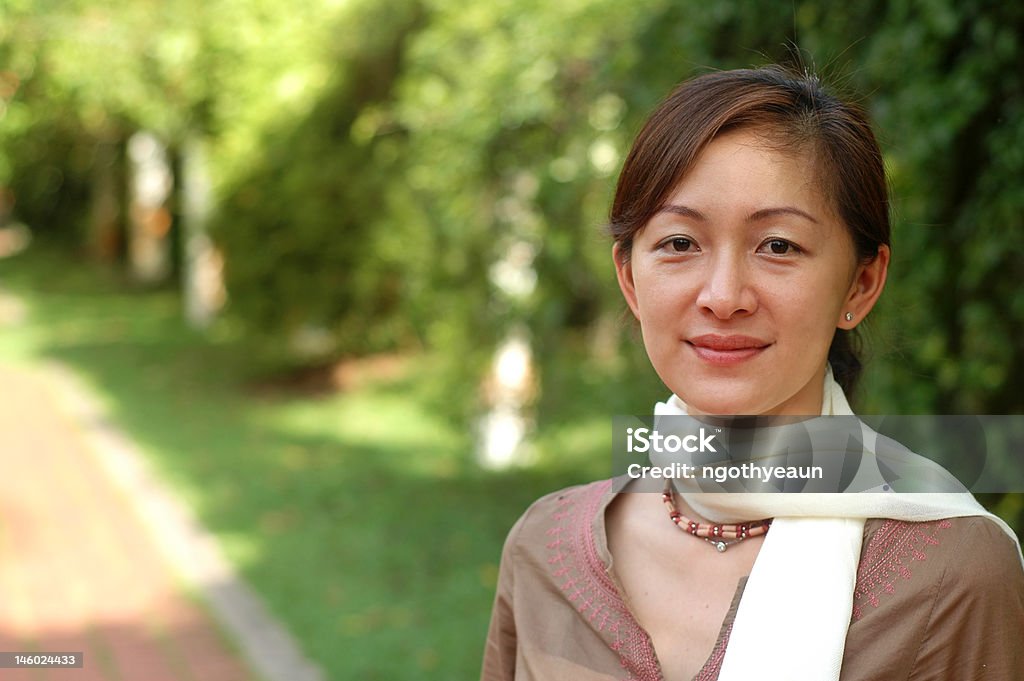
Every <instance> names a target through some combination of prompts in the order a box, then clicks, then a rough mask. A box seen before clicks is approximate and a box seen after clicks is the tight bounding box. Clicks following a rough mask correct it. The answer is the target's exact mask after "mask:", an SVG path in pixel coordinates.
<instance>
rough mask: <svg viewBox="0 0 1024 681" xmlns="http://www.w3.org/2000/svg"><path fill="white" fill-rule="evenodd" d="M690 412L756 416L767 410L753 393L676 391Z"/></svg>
mask: <svg viewBox="0 0 1024 681" xmlns="http://www.w3.org/2000/svg"><path fill="white" fill-rule="evenodd" d="M676 395H678V396H679V397H680V399H682V400H683V402H686V405H687V406H688V407H689V408H690V411H692V412H699V413H701V414H711V415H715V416H756V415H757V414H762V413H764V412H766V411H768V407H767V406H765V405H764V404H763V403H761V402H760V401H759V400H757V399H756V397H755V396H754V395H749V394H747V395H729V394H722V395H709V394H708V393H707V392H704V391H701V392H697V391H692V390H691V391H684V392H682V393H679V392H677V393H676Z"/></svg>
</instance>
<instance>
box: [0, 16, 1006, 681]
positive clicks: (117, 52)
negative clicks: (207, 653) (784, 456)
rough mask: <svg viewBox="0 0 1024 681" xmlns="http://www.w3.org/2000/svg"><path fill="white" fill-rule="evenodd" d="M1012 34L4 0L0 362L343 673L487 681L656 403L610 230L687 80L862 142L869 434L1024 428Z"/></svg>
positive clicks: (998, 500) (871, 23)
mask: <svg viewBox="0 0 1024 681" xmlns="http://www.w3.org/2000/svg"><path fill="white" fill-rule="evenodd" d="M1021 36H1024V4H1022V3H1017V2H1008V3H997V2H985V1H983V0H966V1H963V2H954V1H953V0H916V1H912V0H892V1H889V2H882V1H865V2H857V3H845V4H836V3H830V2H824V1H821V0H816V1H804V2H797V1H794V2H790V3H772V2H757V3H751V2H738V1H722V2H714V3H708V2H697V1H695V0H634V1H633V2H627V3H624V2H620V1H618V0H564V1H562V2H557V3H547V2H536V1H534V0H516V1H515V2H512V1H510V0H498V1H495V2H488V3H470V2H464V1H462V0H388V1H386V2H381V1H379V0H316V1H312V2H303V3H281V2H277V1H275V2H271V1H270V0H206V1H203V2H201V1H199V0H168V1H162V2H155V1H149V0H105V1H104V2H98V1H96V0H71V1H68V2H53V1H48V0H3V2H2V3H0V230H2V231H0V235H2V238H0V254H3V256H5V257H0V287H2V288H3V290H4V291H5V292H6V293H8V294H12V295H16V296H17V297H18V299H19V300H21V301H23V303H24V305H25V309H26V311H27V312H26V314H25V315H24V318H23V319H21V320H20V323H18V324H16V325H6V326H4V327H3V328H2V329H0V360H2V361H4V362H12V363H18V364H23V365H25V366H33V365H36V364H39V363H40V362H43V361H45V360H47V359H57V360H60V361H61V362H63V363H66V364H68V365H70V366H72V367H74V368H75V369H76V370H77V371H78V372H79V373H80V374H81V375H82V376H84V377H85V378H86V379H87V380H88V381H89V383H90V385H91V386H92V387H93V388H94V389H95V390H96V391H97V392H99V393H100V394H101V395H102V396H103V398H104V400H105V402H106V403H107V404H108V405H109V406H110V409H111V413H112V414H113V416H114V418H115V419H116V420H117V422H118V423H119V424H121V425H122V426H123V427H124V428H125V429H126V430H127V431H128V432H130V433H131V434H132V435H133V436H134V438H136V440H137V441H138V442H139V443H140V445H141V446H142V447H143V449H144V451H145V453H146V455H147V456H148V457H150V458H151V459H152V461H153V462H154V464H155V465H156V466H157V468H158V470H159V471H160V472H161V474H162V476H163V477H164V478H165V479H166V480H167V481H168V482H169V483H170V484H171V485H172V486H173V487H174V488H175V489H177V490H178V491H179V493H180V494H181V495H182V496H183V497H184V498H185V499H187V500H188V502H189V503H190V504H191V505H192V507H193V508H194V509H195V510H196V512H197V514H198V515H199V516H200V517H201V519H202V520H203V522H204V523H205V525H206V526H207V527H208V528H210V530H211V531H213V532H214V533H215V534H216V535H217V537H218V538H219V539H220V541H221V544H222V546H223V547H224V548H225V550H226V552H227V553H228V555H229V557H230V559H231V560H232V561H233V562H234V564H235V566H236V567H237V569H238V570H239V572H240V574H242V575H243V576H244V577H245V578H246V579H247V580H248V581H249V582H250V583H251V584H253V585H254V586H255V587H256V589H257V590H258V591H259V592H260V593H261V595H262V596H263V597H264V598H265V599H266V601H267V602H268V604H269V606H270V608H271V610H272V611H273V612H274V613H275V614H276V615H277V616H278V617H279V618H280V619H281V620H282V621H284V622H285V623H286V625H287V626H288V627H289V628H290V629H291V631H292V632H293V633H294V634H295V636H296V637H297V639H298V640H299V641H300V643H301V645H302V646H303V648H304V650H305V651H306V653H307V654H308V655H310V656H311V657H312V658H313V659H314V660H316V661H317V662H318V663H319V664H321V665H322V666H323V667H324V669H325V670H326V671H327V673H328V676H330V677H331V678H339V679H340V678H363V679H376V678H380V679H421V678H438V679H452V678H474V677H475V676H476V674H477V673H478V669H479V662H480V656H481V651H482V645H483V638H484V634H485V631H486V626H487V620H488V615H489V608H490V603H491V598H492V596H493V588H494V584H495V578H496V574H497V560H498V556H499V553H500V549H501V543H502V541H503V538H504V535H505V533H506V532H507V530H508V528H509V527H510V526H511V525H512V523H513V522H514V521H515V519H516V517H518V515H519V514H520V513H521V512H522V510H523V509H524V508H525V507H526V506H527V505H528V504H529V502H530V501H531V500H532V499H534V498H536V497H537V496H539V495H541V494H543V493H545V492H547V491H550V490H553V489H556V488H558V487H560V486H564V485H567V484H574V483H578V482H584V481H587V480H590V479H594V478H597V477H602V476H605V475H607V473H608V463H609V457H608V452H607V445H608V442H609V434H610V426H611V420H610V416H611V415H612V414H628V413H637V414H641V413H646V412H647V411H648V410H649V409H650V406H651V404H652V403H653V402H654V401H655V400H656V399H660V398H662V397H663V396H664V393H665V390H664V388H663V387H662V386H661V385H660V383H659V382H658V380H657V378H656V376H654V375H653V372H652V371H651V369H650V368H649V366H648V365H647V362H646V359H645V357H644V355H643V352H642V348H641V347H640V343H639V336H638V333H637V332H636V330H635V329H634V328H633V326H632V325H631V324H630V323H629V322H628V320H627V319H626V318H625V316H624V305H623V303H622V301H621V298H620V295H619V293H618V290H617V287H616V285H615V282H614V273H613V270H612V267H611V259H610V244H609V241H608V239H607V237H606V236H605V234H604V232H603V227H602V221H603V217H604V215H605V213H606V211H607V207H608V202H609V199H610V195H611V191H612V188H613V184H614V180H615V177H616V173H617V171H618V168H619V166H620V163H621V160H622V158H623V155H624V153H625V152H626V150H627V147H628V144H629V142H630V141H631V139H632V136H633V135H634V134H635V132H636V130H637V128H638V125H639V124H640V122H641V121H642V119H643V117H644V116H645V114H646V113H648V112H649V111H650V110H651V109H652V108H653V107H654V106H655V105H656V104H657V102H658V101H659V100H660V98H661V97H663V96H664V95H665V94H666V93H667V92H668V91H669V90H670V89H671V88H672V86H673V85H674V84H675V83H677V82H679V81H680V80H682V79H685V78H687V77H690V76H693V75H696V74H699V73H703V72H707V71H709V70H712V69H723V68H733V67H745V66H753V65H759V64H762V63H766V62H770V61H775V60H786V59H792V58H793V56H794V54H798V55H799V58H800V59H801V60H802V62H803V63H804V64H806V65H808V66H809V67H810V68H812V69H814V70H815V71H817V72H818V73H820V74H821V75H822V76H823V77H824V78H825V80H826V81H831V82H833V83H835V84H836V86H837V87H838V88H839V89H840V90H841V91H846V92H850V93H853V94H854V95H855V96H856V97H857V98H858V99H860V100H861V101H862V102H863V103H864V105H865V106H866V107H867V109H868V110H869V111H870V113H871V115H872V117H873V119H874V121H875V124H876V128H877V130H878V133H879V136H880V141H881V143H882V146H883V149H884V152H885V160H886V164H887V167H888V170H889V173H890V180H891V185H892V190H893V209H894V218H895V222H894V229H895V233H894V260H893V265H892V268H891V275H890V281H889V284H888V287H887V292H886V295H885V296H884V297H883V300H882V303H881V304H880V307H879V308H878V309H877V311H876V312H875V313H874V314H873V315H872V318H871V319H870V320H869V322H868V323H867V325H866V326H867V329H866V333H865V341H866V346H867V349H868V351H869V352H868V354H869V356H870V361H869V363H868V372H867V376H866V380H865V383H864V386H863V387H862V390H861V392H860V393H859V395H858V396H857V398H856V399H855V404H856V405H857V406H858V407H859V410H861V411H863V412H865V413H893V414H913V413H934V414H956V413H979V414H1020V413H1022V412H1024V392H1022V391H1021V389H1020V386H1021V385H1022V384H1024V352H1022V347H1021V341H1020V339H1021V338H1024V287H1022V281H1021V277H1022V275H1024V182H1022V178H1024V87H1022V79H1024V75H1022V74H1024V46H1022V45H1021ZM797 46H798V47H797ZM0 389H2V387H0ZM488 432H489V433H491V439H490V440H489V439H488ZM495 433H497V434H498V435H497V436H495V435H494V434H495ZM519 434H522V435H523V439H522V441H521V442H520V441H519V440H518V436H519ZM495 437H496V438H497V439H496V440H495ZM502 442H505V443H508V442H512V443H517V442H518V446H516V447H515V448H506V449H508V451H503V450H502V447H501V444H502ZM510 460H511V461H512V462H513V463H514V464H515V465H512V466H508V465H506V464H507V463H508V462H509V461H510ZM984 501H985V502H986V503H987V504H989V505H990V506H991V507H993V508H996V509H997V510H998V511H999V512H1000V513H1002V514H1003V515H1004V516H1005V517H1007V519H1008V520H1010V521H1011V522H1013V523H1015V526H1016V527H1017V528H1021V527H1022V526H1024V520H1022V518H1024V502H1022V500H1021V496H1020V495H994V496H988V497H985V499H984Z"/></svg>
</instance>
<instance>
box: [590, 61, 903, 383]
mask: <svg viewBox="0 0 1024 681" xmlns="http://www.w3.org/2000/svg"><path fill="white" fill-rule="evenodd" d="M738 129H747V130H755V131H757V132H758V133H759V134H760V135H762V136H763V138H764V140H765V142H766V144H769V145H771V146H772V148H775V149H777V150H779V151H782V152H786V153H793V154H807V155H808V157H809V159H810V160H811V162H812V166H813V168H814V171H815V175H816V178H815V179H816V181H817V183H818V186H819V187H820V188H821V191H822V193H823V195H824V196H825V198H826V201H827V202H828V203H829V205H830V206H831V207H832V209H833V210H834V211H835V215H836V216H837V217H838V218H839V219H840V220H841V221H842V223H843V224H844V225H845V227H846V229H847V231H848V232H849V234H850V237H851V239H852V241H853V244H854V250H855V252H856V253H857V256H858V258H860V259H861V261H870V260H871V259H872V258H874V257H875V256H876V255H877V254H878V248H879V246H881V245H883V244H884V245H889V242H890V224H889V198H888V187H887V184H886V179H885V169H884V166H883V162H882V153H881V150H880V149H879V146H878V142H877V140H876V139H875V135H874V133H873V132H872V130H871V126H870V124H869V122H868V118H867V114H866V113H865V111H864V110H863V109H862V108H861V107H860V106H858V105H857V104H855V103H853V102H849V101H843V100H841V99H839V98H838V97H836V96H834V95H832V94H831V93H829V92H828V91H827V90H826V89H825V87H824V86H823V85H822V84H821V82H820V81H819V79H818V78H817V77H816V76H814V75H812V74H811V73H809V72H808V71H806V70H805V71H803V72H798V71H792V70H789V69H786V68H784V67H782V66H777V65H772V66H765V67H761V68H757V69H737V70H733V71H719V72H714V73H708V74H705V75H702V76H699V77H697V78H693V79H692V80H688V81H686V82H684V83H682V84H681V85H679V86H678V87H677V88H676V89H675V90H674V91H673V92H672V93H671V94H670V95H669V96H668V97H667V98H666V99H665V100H664V101H663V102H662V103H661V105H660V106H658V108H657V109H655V111H654V113H652V114H651V116H650V117H649V118H648V119H647V122H646V123H645V124H644V126H643V127H642V128H641V130H640V133H639V134H638V135H637V137H636V140H635V141H634V143H633V147H632V149H631V150H630V152H629V155H628V156H627V157H626V161H625V163H624V165H623V168H622V172H621V174H620V175H619V181H618V184H617V186H616V189H615V198H614V200H613V202H612V207H611V213H610V216H609V230H610V232H611V235H612V238H613V239H614V240H615V243H616V244H617V245H618V248H619V257H620V258H622V259H626V260H628V258H629V257H630V252H631V249H632V245H633V239H634V237H635V236H636V234H637V233H638V232H639V231H640V230H642V229H643V228H644V226H645V225H646V224H647V222H648V221H649V220H650V219H651V218H652V217H653V216H654V215H655V213H657V212H658V210H659V209H660V208H661V207H662V205H663V204H664V202H665V201H666V200H668V197H669V196H670V195H671V193H672V191H673V190H674V189H675V188H676V186H678V184H679V183H680V182H681V181H682V179H683V178H684V177H685V176H686V174H687V173H688V172H689V171H690V169H692V168H693V166H694V164H695V163H696V162H697V159H698V158H699V157H700V154H701V152H702V151H703V150H704V149H705V147H707V145H708V144H709V143H710V142H711V141H712V140H713V139H714V138H715V137H717V136H718V135H721V134H723V133H725V132H728V131H731V130H738ZM828 359H829V362H830V363H831V364H832V369H833V372H834V374H835V378H836V380H837V381H838V382H839V384H840V385H841V386H842V387H843V389H844V390H845V391H846V392H847V393H851V392H852V391H853V389H854V388H855V386H856V383H857V379H858V378H859V376H860V372H861V361H860V358H859V352H858V343H857V338H856V336H855V335H854V333H853V332H851V331H846V330H843V329H836V333H835V336H834V337H833V339H832V345H831V347H830V348H829V355H828Z"/></svg>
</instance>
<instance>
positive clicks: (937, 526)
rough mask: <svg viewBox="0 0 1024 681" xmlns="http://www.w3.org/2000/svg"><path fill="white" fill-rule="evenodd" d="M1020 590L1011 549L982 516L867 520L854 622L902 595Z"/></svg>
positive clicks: (1022, 572) (1021, 578) (1021, 571)
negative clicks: (928, 519)
mask: <svg viewBox="0 0 1024 681" xmlns="http://www.w3.org/2000/svg"><path fill="white" fill-rule="evenodd" d="M1022 585H1024V568H1022V566H1021V559H1020V554H1019V553H1018V549H1017V546H1016V544H1015V543H1014V541H1013V540H1012V539H1011V538H1010V537H1009V536H1008V535H1007V534H1006V533H1005V532H1003V530H1002V529H1001V528H1000V527H999V526H998V525H997V524H996V523H995V522H993V521H992V520H991V519H989V518H987V517H982V516H968V517H963V518H947V519H943V520H935V521H929V522H906V521H900V520H891V519H871V520H868V521H867V523H865V528H864V544H863V549H862V552H861V560H860V564H859V565H858V568H857V586H856V590H855V594H854V620H857V619H860V617H861V616H862V615H864V614H867V612H869V611H871V610H873V609H874V608H877V607H879V606H880V605H881V604H883V603H884V602H885V601H887V600H890V599H892V598H894V597H895V598H896V600H903V599H901V598H899V596H901V595H902V596H906V595H908V594H907V593H906V592H907V591H908V590H910V591H913V592H915V593H916V595H917V597H918V598H920V597H922V596H924V597H927V596H926V592H933V593H932V594H931V595H935V596H937V595H939V594H940V593H948V592H949V591H950V590H953V591H955V592H959V593H962V594H965V595H968V596H972V597H975V596H982V595H985V594H992V593H999V592H1003V591H1004V590H1005V589H1006V588H1007V587H1008V586H1009V587H1011V588H1012V587H1015V588H1017V589H1020V588H1022ZM918 604H920V601H918Z"/></svg>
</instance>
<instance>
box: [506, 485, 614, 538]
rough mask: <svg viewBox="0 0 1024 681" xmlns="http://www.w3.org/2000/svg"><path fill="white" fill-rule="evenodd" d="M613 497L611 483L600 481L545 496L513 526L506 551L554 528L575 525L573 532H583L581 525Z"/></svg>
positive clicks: (566, 488) (548, 532) (531, 505)
mask: <svg viewBox="0 0 1024 681" xmlns="http://www.w3.org/2000/svg"><path fill="white" fill-rule="evenodd" d="M611 494H612V491H611V480H598V481H595V482H591V483H588V484H584V485H574V486H572V487H565V488H563V489H560V490H557V491H555V492H551V493H550V494H546V495H544V496H542V497H541V498H539V499H537V500H536V501H534V502H533V503H532V504H530V506H529V507H528V508H527V509H526V511H524V512H523V514H522V515H521V516H520V517H519V520H517V521H516V524H515V525H514V526H513V527H512V530H511V531H510V532H509V535H508V539H507V540H506V542H505V549H506V551H508V550H509V548H510V547H512V548H514V547H516V546H518V545H521V544H523V543H528V544H532V543H533V540H536V539H538V538H539V537H542V536H548V535H550V534H552V532H551V528H552V527H566V526H567V525H571V526H572V527H573V529H577V530H578V529H582V528H581V527H580V525H581V524H584V523H587V522H588V520H592V519H593V517H594V514H596V513H597V511H598V509H599V508H603V506H604V504H605V503H606V501H607V499H608V498H609V497H610V495H611ZM588 510H589V511H590V513H589V515H590V518H589V519H588V518H587V515H588V513H587V511H588ZM566 521H569V522H566Z"/></svg>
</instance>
